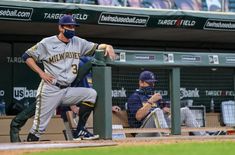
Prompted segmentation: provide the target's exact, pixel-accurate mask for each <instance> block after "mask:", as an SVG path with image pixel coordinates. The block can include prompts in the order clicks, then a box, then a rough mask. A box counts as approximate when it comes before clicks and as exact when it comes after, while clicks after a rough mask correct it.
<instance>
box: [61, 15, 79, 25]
mask: <svg viewBox="0 0 235 155" xmlns="http://www.w3.org/2000/svg"><path fill="white" fill-rule="evenodd" d="M59 25H75V26H79V23H77V22H76V20H75V19H74V18H73V16H72V15H63V16H62V17H61V18H60V20H59Z"/></svg>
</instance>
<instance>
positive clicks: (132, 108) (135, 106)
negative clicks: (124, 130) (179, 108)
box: [127, 87, 170, 128]
mask: <svg viewBox="0 0 235 155" xmlns="http://www.w3.org/2000/svg"><path fill="white" fill-rule="evenodd" d="M153 93H154V91H153V88H150V87H148V88H145V89H142V90H141V89H140V90H139V89H137V90H136V91H135V92H134V93H133V94H132V95H131V96H130V97H129V98H128V101H127V114H128V123H129V125H130V127H132V128H139V127H140V126H141V125H142V123H143V120H144V119H145V118H143V119H142V120H141V121H138V120H136V117H135V115H136V113H137V111H138V110H139V109H140V108H142V107H143V106H144V104H147V101H148V99H149V98H151V96H152V95H153ZM169 106H170V102H169V101H164V100H160V101H158V102H157V103H153V105H152V109H150V111H149V113H150V112H151V110H153V109H155V108H157V107H158V108H163V107H169ZM147 116H148V115H146V117H147Z"/></svg>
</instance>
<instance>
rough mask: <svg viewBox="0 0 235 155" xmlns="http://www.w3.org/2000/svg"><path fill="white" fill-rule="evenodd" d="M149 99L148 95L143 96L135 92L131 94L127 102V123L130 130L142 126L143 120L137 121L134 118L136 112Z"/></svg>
mask: <svg viewBox="0 0 235 155" xmlns="http://www.w3.org/2000/svg"><path fill="white" fill-rule="evenodd" d="M148 99H149V96H148V95H143V94H141V93H139V91H138V90H137V91H136V92H135V93H133V94H132V95H131V96H130V97H129V98H128V101H127V114H128V123H129V125H130V126H131V127H132V128H139V127H140V126H141V125H142V122H143V120H144V119H143V120H141V121H138V120H136V118H135V115H136V112H137V111H138V110H139V109H140V108H142V107H143V105H144V104H145V103H146V102H147V100H148Z"/></svg>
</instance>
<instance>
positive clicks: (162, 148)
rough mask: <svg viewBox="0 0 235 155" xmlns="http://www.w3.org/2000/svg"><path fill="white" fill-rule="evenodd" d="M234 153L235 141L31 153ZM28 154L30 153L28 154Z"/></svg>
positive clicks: (131, 154)
mask: <svg viewBox="0 0 235 155" xmlns="http://www.w3.org/2000/svg"><path fill="white" fill-rule="evenodd" d="M39 154H40V155H52V154H53V155H54V154H56V155H75V154H76V155H151V154H154V155H234V154H235V142H228V141H227V142H193V143H186V142H182V143H176V144H145V145H142V146H141V145H138V144H136V145H130V144H129V145H127V146H123V145H121V146H112V147H96V148H77V149H59V150H48V151H46V152H37V153H31V154H30V155H39ZM27 155H28V154H27Z"/></svg>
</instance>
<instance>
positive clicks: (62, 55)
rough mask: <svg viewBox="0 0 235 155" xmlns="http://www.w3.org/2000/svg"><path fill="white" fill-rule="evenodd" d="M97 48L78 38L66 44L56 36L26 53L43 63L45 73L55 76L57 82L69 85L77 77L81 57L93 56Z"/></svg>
mask: <svg viewBox="0 0 235 155" xmlns="http://www.w3.org/2000/svg"><path fill="white" fill-rule="evenodd" d="M96 47H97V44H95V43H92V42H89V41H87V40H85V39H82V38H79V37H76V36H75V37H73V38H72V39H71V40H70V42H68V43H64V42H62V41H60V40H59V39H58V37H57V36H56V35H55V36H52V37H48V38H44V39H43V40H41V41H40V42H39V43H37V44H36V45H35V46H33V47H31V48H30V49H28V50H27V51H26V53H27V54H28V55H29V56H31V57H32V58H33V59H34V60H35V61H41V62H42V63H43V65H44V71H45V72H46V73H49V74H50V75H52V76H54V77H55V80H56V81H55V82H58V83H60V84H61V85H69V84H70V83H72V82H73V81H74V79H75V78H76V76H77V73H78V66H79V65H78V64H79V58H80V56H83V55H92V54H93V53H94V51H95V49H96Z"/></svg>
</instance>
